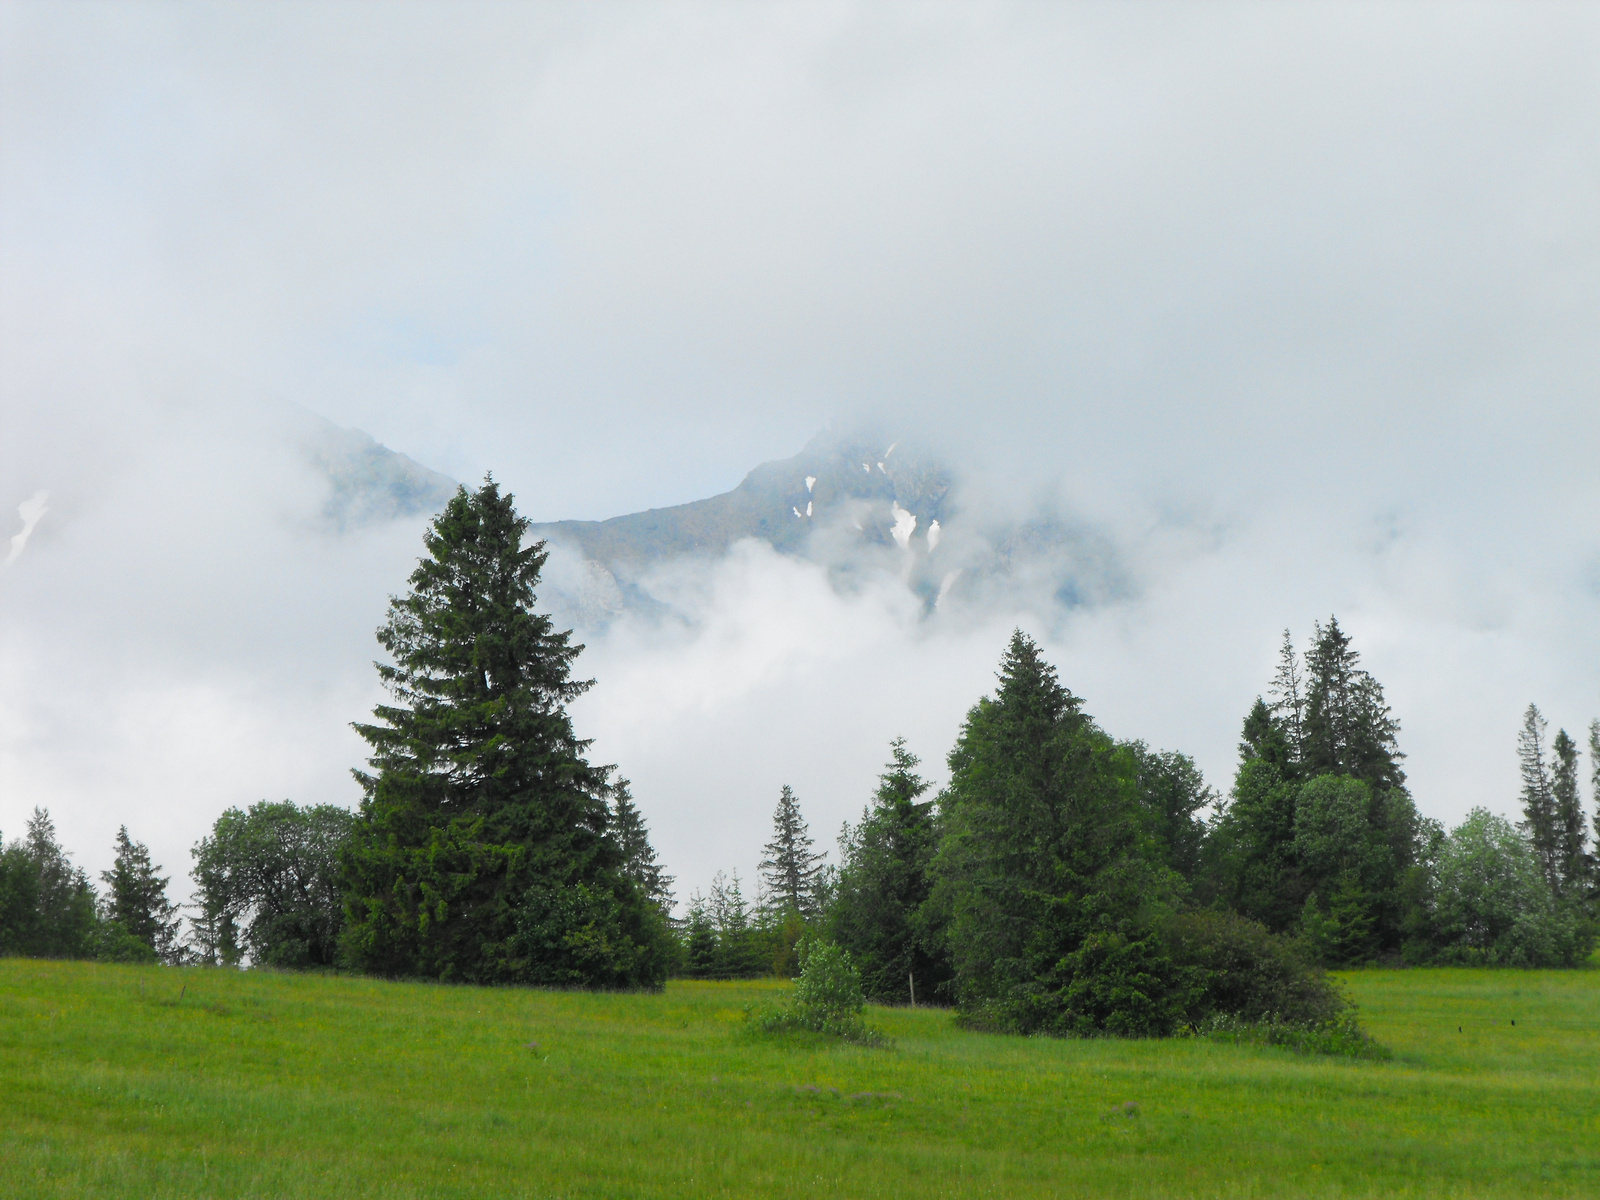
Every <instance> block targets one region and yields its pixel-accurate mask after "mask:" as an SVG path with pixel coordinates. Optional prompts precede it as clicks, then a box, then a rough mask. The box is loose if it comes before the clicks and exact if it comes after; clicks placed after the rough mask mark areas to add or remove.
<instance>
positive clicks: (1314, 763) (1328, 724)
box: [1300, 617, 1406, 790]
mask: <svg viewBox="0 0 1600 1200" xmlns="http://www.w3.org/2000/svg"><path fill="white" fill-rule="evenodd" d="M1313 632H1314V636H1313V638H1312V644H1311V650H1310V652H1309V653H1308V654H1307V655H1306V676H1307V678H1306V705H1305V736H1304V741H1303V750H1302V753H1301V754H1300V758H1301V760H1302V762H1303V770H1304V772H1305V774H1306V775H1351V776H1354V777H1355V778H1357V779H1359V780H1361V781H1362V782H1363V783H1365V784H1367V785H1368V786H1369V787H1372V788H1374V789H1379V790H1382V789H1388V788H1398V787H1402V786H1404V784H1405V779H1406V777H1405V772H1404V771H1402V770H1401V769H1400V761H1399V760H1400V759H1401V758H1403V757H1404V755H1402V754H1401V753H1400V748H1399V745H1398V743H1397V741H1396V737H1397V735H1398V734H1399V732H1400V723H1399V722H1398V721H1396V720H1395V719H1394V718H1393V716H1392V715H1391V714H1390V710H1389V706H1388V704H1387V703H1386V702H1385V701H1384V698H1383V688H1382V687H1381V686H1380V685H1379V683H1378V681H1377V680H1376V679H1374V678H1373V677H1372V676H1371V675H1369V674H1368V673H1367V672H1366V671H1364V670H1362V669H1361V667H1360V662H1361V655H1360V654H1359V653H1358V652H1357V651H1356V650H1354V649H1352V648H1351V645H1350V636H1349V635H1348V634H1346V633H1345V632H1344V630H1342V629H1340V628H1339V619H1338V618H1337V617H1330V618H1329V620H1328V624H1327V625H1326V626H1324V625H1323V624H1322V623H1321V622H1317V623H1316V624H1315V625H1314V626H1313Z"/></svg>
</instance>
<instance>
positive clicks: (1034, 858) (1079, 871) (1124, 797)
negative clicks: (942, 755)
mask: <svg viewBox="0 0 1600 1200" xmlns="http://www.w3.org/2000/svg"><path fill="white" fill-rule="evenodd" d="M949 764H950V775H951V778H950V785H949V787H948V789H946V791H945V793H944V798H943V802H942V810H943V811H942V818H943V820H944V822H945V825H944V833H943V837H942V838H941V840H940V845H939V852H938V854H937V855H936V857H935V859H934V864H933V873H934V880H935V887H934V895H933V897H932V899H931V901H930V907H931V908H932V909H933V910H934V911H937V912H939V913H940V914H941V916H940V919H941V921H942V922H943V923H944V925H945V928H946V929H947V934H946V936H947V938H948V944H949V947H950V951H951V958H952V967H953V972H954V984H955V987H954V991H955V997H956V1001H957V1004H958V1006H959V1008H960V1009H961V1010H962V1013H963V1014H964V1016H965V1017H966V1019H968V1020H970V1021H973V1022H976V1023H979V1024H982V1025H987V1026H990V1027H994V1028H999V1029H1007V1030H1012V1031H1016V1032H1023V1033H1055V1034H1094V1033H1114V1034H1125V1035H1150V1034H1159V1033H1164V1032H1168V1031H1170V1030H1171V1029H1172V1028H1173V1027H1174V1025H1175V1023H1176V1022H1178V1021H1179V1020H1181V1018H1182V1001H1181V998H1180V997H1179V995H1178V991H1179V988H1178V981H1177V974H1176V968H1175V967H1174V965H1173V963H1172V961H1171V960H1170V958H1169V956H1168V954H1167V952H1166V950H1165V947H1164V945H1163V943H1162V939H1161V936H1160V934H1159V928H1160V926H1161V924H1162V922H1163V921H1164V919H1165V918H1166V917H1167V916H1169V915H1170V913H1171V911H1172V902H1173V899H1174V887H1175V882H1176V879H1175V876H1174V875H1173V873H1172V872H1171V871H1170V870H1168V869H1167V868H1166V867H1165V866H1164V865H1163V864H1162V863H1160V861H1159V859H1160V856H1161V852H1160V847H1159V846H1158V844H1157V843H1156V841H1155V839H1154V838H1152V837H1151V836H1150V835H1149V832H1148V826H1147V822H1146V819H1145V816H1144V814H1143V812H1142V809H1141V804H1140V798H1139V791H1138V783H1137V779H1136V778H1135V770H1134V764H1133V762H1132V759H1131V756H1130V755H1129V754H1128V753H1127V751H1126V748H1120V747H1118V746H1117V745H1116V744H1115V743H1114V742H1113V741H1112V739H1111V738H1110V737H1109V736H1107V735H1106V734H1105V733H1104V732H1103V731H1101V730H1100V729H1099V728H1098V727H1096V725H1095V724H1094V722H1093V721H1092V720H1090V719H1089V717H1088V715H1087V714H1086V713H1085V712H1084V711H1083V706H1082V701H1080V700H1079V699H1078V697H1076V696H1074V695H1073V694H1072V693H1071V692H1070V691H1068V690H1067V689H1066V688H1065V687H1064V686H1062V684H1061V682H1060V681H1059V680H1058V678H1057V677H1056V672H1055V669H1054V668H1053V667H1051V666H1050V665H1049V664H1048V663H1046V662H1045V661H1044V659H1043V657H1042V655H1041V654H1040V652H1039V647H1038V646H1037V645H1036V644H1035V643H1034V642H1033V641H1032V639H1030V638H1028V637H1026V636H1025V635H1024V634H1022V633H1021V632H1020V631H1019V632H1017V633H1015V634H1013V636H1012V638H1011V644H1010V646H1009V648H1008V649H1007V651H1006V654H1005V657H1004V659H1003V660H1002V661H1001V665H1000V686H999V688H998V690H997V691H996V692H995V694H994V696H993V697H986V698H985V699H983V700H980V701H979V702H978V704H977V705H976V706H975V707H974V708H973V709H972V710H971V711H970V712H969V713H968V714H967V719H966V722H965V724H964V725H963V726H962V729H961V734H960V737H959V738H958V740H957V742H956V746H955V749H954V750H952V751H951V753H950V759H949Z"/></svg>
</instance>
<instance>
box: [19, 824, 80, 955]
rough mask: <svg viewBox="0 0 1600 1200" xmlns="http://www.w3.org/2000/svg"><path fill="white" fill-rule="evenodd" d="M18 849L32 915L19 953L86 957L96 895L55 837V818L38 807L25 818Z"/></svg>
mask: <svg viewBox="0 0 1600 1200" xmlns="http://www.w3.org/2000/svg"><path fill="white" fill-rule="evenodd" d="M27 828H28V832H27V838H26V840H25V842H24V847H23V850H24V853H25V854H26V856H27V859H28V861H29V863H30V864H31V866H32V869H33V874H34V881H33V885H34V904H35V914H34V920H33V922H32V932H31V933H30V934H29V936H28V937H27V939H26V940H25V942H24V949H23V951H22V952H23V953H25V954H29V955H32V956H35V957H38V958H90V957H93V955H94V954H95V952H96V932H97V931H96V920H97V918H96V915H95V907H96V898H95V893H94V887H93V885H92V884H90V882H89V877H88V875H86V874H85V873H84V871H83V869H82V868H81V867H74V866H73V865H72V863H71V861H70V860H69V858H68V856H67V852H66V851H65V850H63V849H62V848H61V844H60V843H59V842H58V841H56V827H55V823H54V822H52V821H51V820H50V814H49V813H48V812H46V811H45V810H44V809H42V808H35V809H34V810H33V815H32V816H31V817H29V818H28V827H27Z"/></svg>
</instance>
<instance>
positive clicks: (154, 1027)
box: [0, 959, 1600, 1200]
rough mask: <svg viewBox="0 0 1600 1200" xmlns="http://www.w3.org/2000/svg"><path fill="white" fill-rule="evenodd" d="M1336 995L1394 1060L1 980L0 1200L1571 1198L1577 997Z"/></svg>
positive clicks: (466, 999) (1515, 981)
mask: <svg viewBox="0 0 1600 1200" xmlns="http://www.w3.org/2000/svg"><path fill="white" fill-rule="evenodd" d="M1343 978H1344V980H1345V983H1346V985H1347V988H1348V990H1349V992H1350V994H1351V995H1352V996H1353V997H1354V998H1355V999H1356V1000H1357V1001H1358V1003H1359V1004H1360V1005H1361V1012H1362V1018H1363V1021H1364V1023H1365V1024H1366V1026H1367V1027H1368V1028H1369V1029H1370V1030H1371V1031H1372V1033H1373V1034H1374V1035H1375V1036H1376V1037H1377V1038H1378V1039H1379V1040H1381V1041H1382V1042H1384V1043H1385V1044H1387V1045H1388V1046H1389V1047H1391V1048H1392V1049H1393V1050H1394V1052H1395V1056H1394V1058H1393V1059H1392V1060H1391V1061H1387V1062H1356V1061H1346V1060H1330V1059H1324V1058H1304V1057H1299V1056H1296V1055H1294V1054H1292V1053H1291V1052H1289V1051H1286V1050H1281V1049H1277V1048H1272V1047H1263V1046H1232V1045H1220V1044H1215V1043H1211V1042H1204V1041H1195V1040H1173V1041H1162V1042H1156V1041H1146V1042H1118V1041H1110V1040H1096V1041H1053V1040H1047V1039H1037V1038H1035V1039H1022V1038H1007V1037H998V1036H990V1035H984V1034H975V1033H968V1032H964V1031H962V1030H959V1029H957V1028H956V1027H955V1025H954V1024H953V1022H952V1020H951V1017H950V1015H949V1014H948V1013H947V1012H942V1011H938V1010H930V1009H919V1010H914V1011H913V1010H907V1009H870V1010H869V1019H870V1021H871V1023H872V1024H874V1025H876V1026H878V1027H879V1028H881V1029H883V1030H884V1031H885V1032H887V1033H889V1034H890V1035H891V1036H892V1037H893V1038H894V1039H895V1041H894V1044H893V1046H891V1047H890V1048H887V1049H866V1048H860V1047H853V1046H845V1045H833V1044H824V1043H821V1042H818V1041H813V1040H805V1039H798V1038H796V1039H791V1040H762V1039H757V1038H753V1037H751V1036H750V1035H748V1034H746V1033H745V1032H744V1031H743V1018H742V1009H743V1007H744V1006H745V1005H746V1004H747V1003H749V1002H751V1001H755V1000H761V999H770V998H772V996H773V995H774V993H775V991H776V990H777V989H778V988H779V987H780V986H781V985H778V984H773V983H674V984H672V985H670V986H669V987H668V988H667V990H666V992H665V993H664V994H661V995H589V994H581V993H560V992H539V991H523V990H511V989H502V990H492V989H480V988H466V987H441V986H431V985H424V984H398V983H385V982H380V981H376V980H370V979H359V978H341V977H324V976H315V975H289V974H274V973H269V972H244V973H239V972H229V971H214V970H204V969H183V970H179V969H170V968H159V967H148V968H141V967H117V966H106V965H97V964H89V963H58V962H37V961H28V960H20V959H8V960H0V1197H29V1198H34V1197H75V1198H77V1197H102V1196H105V1197H110V1196H116V1197H150V1198H155V1197H213V1196H215V1197H234V1196H251V1197H267V1196H294V1197H300V1196H306V1197H322V1196H326V1197H340V1198H342V1200H347V1198H352V1197H369V1196H370V1197H379V1196H382V1197H412V1196H416V1197H423V1196H427V1197H435V1196H438V1197H458V1196H459V1197H469V1196H470V1197H524V1196H525V1197H600V1196H617V1197H664V1196H684V1197H702V1196H740V1197H749V1196H886V1197H888V1196H893V1197H915V1196H1005V1197H1030V1196H1051V1197H1069V1196H1127V1197H1161V1196H1195V1197H1202V1196H1217V1197H1224V1196H1225V1197H1249V1196H1294V1197H1302V1196H1386V1197H1387V1196H1573V1197H1577V1196H1596V1195H1600V970H1592V969H1591V970H1582V971H1567V972H1559V971H1529V972H1518V971H1503V972H1491V971H1473V970H1411V971H1381V970H1368V971H1358V972H1353V973H1349V974H1347V975H1345V976H1344V977H1343ZM1513 1020H1514V1021H1515V1022H1516V1024H1515V1025H1513V1024H1512V1021H1513Z"/></svg>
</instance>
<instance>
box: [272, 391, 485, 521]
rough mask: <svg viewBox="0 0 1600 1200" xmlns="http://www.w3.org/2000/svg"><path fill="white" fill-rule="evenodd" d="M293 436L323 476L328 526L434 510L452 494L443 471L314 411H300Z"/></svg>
mask: <svg viewBox="0 0 1600 1200" xmlns="http://www.w3.org/2000/svg"><path fill="white" fill-rule="evenodd" d="M297 439H298V445H299V449H300V451H301V453H302V454H303V455H304V456H305V460H306V462H307V463H309V464H310V465H311V466H312V467H313V468H315V470H316V472H317V474H318V475H319V476H321V478H322V479H324V480H326V482H327V485H328V497H327V500H326V501H325V502H324V503H323V506H322V517H323V519H324V520H325V521H326V522H327V523H328V525H329V526H330V527H332V528H333V529H336V530H341V531H342V530H346V529H351V528H355V527H358V526H363V525H371V524H374V523H376V522H379V521H392V520H394V519H396V518H398V517H415V516H420V515H423V514H428V513H435V512H438V511H439V509H441V508H443V507H444V505H445V502H446V501H448V500H449V499H450V497H451V496H452V495H454V494H455V490H456V486H457V485H456V481H455V480H453V479H451V478H450V477H449V476H448V475H441V474H440V473H439V472H438V471H433V470H430V469H429V468H427V467H425V466H423V465H422V464H421V463H419V462H417V461H416V460H415V459H412V458H410V457H408V456H406V455H404V454H401V453H399V452H398V451H396V450H391V449H389V447H387V446H384V445H382V444H380V443H379V442H378V441H377V440H376V439H374V438H373V437H372V436H371V435H370V434H368V433H365V432H363V431H362V430H360V429H345V428H342V427H340V426H338V425H335V424H334V423H333V422H332V421H330V420H328V419H327V418H326V417H321V416H318V415H317V414H315V413H305V414H303V424H302V427H301V428H300V429H299V430H298V431H297Z"/></svg>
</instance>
